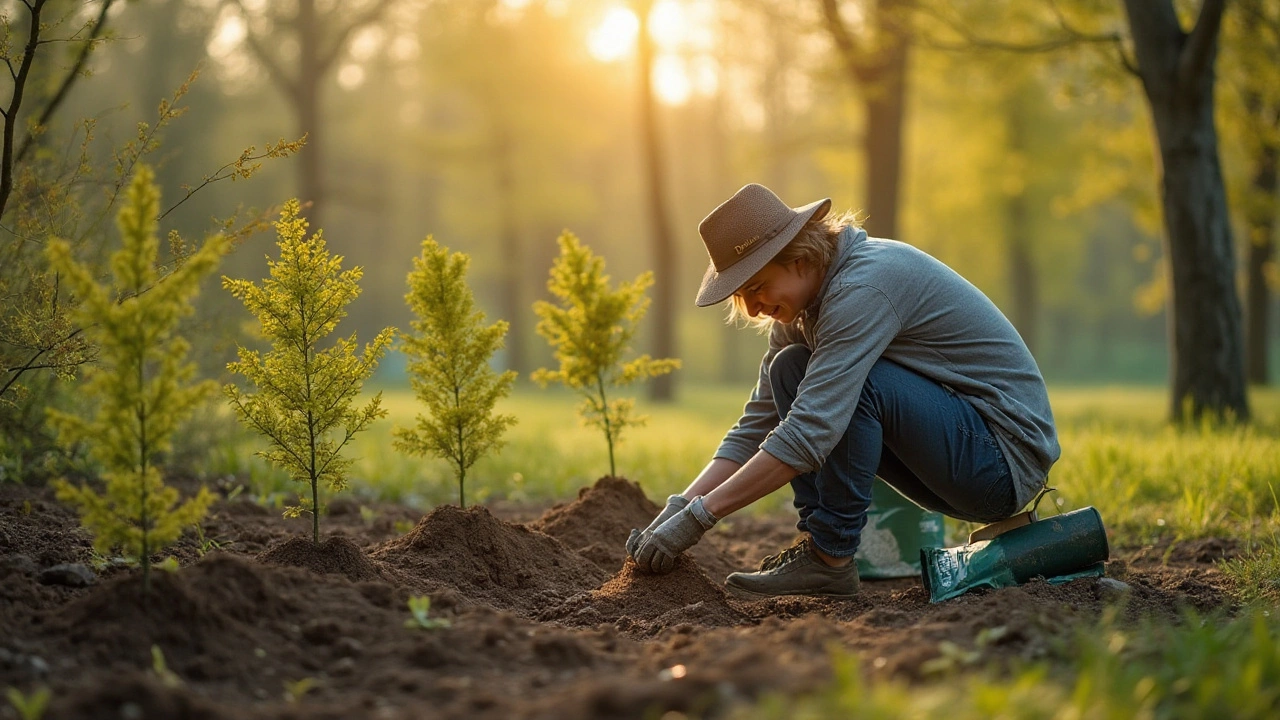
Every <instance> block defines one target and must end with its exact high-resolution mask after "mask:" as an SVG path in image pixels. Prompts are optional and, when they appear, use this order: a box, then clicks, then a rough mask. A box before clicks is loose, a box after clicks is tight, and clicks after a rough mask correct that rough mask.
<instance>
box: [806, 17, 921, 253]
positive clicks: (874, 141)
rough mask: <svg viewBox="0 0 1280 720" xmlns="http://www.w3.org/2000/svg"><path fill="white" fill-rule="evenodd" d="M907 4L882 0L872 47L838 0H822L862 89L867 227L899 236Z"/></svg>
mask: <svg viewBox="0 0 1280 720" xmlns="http://www.w3.org/2000/svg"><path fill="white" fill-rule="evenodd" d="M906 5H907V2H905V1H904V0H879V2H877V3H875V9H874V10H873V11H872V13H871V14H872V22H873V23H874V31H873V32H872V33H871V36H872V38H873V41H874V46H873V47H866V46H862V45H860V44H859V40H858V39H855V37H854V35H853V34H852V33H851V32H850V31H849V28H848V26H846V25H845V23H844V20H843V18H841V16H840V3H839V0H822V11H823V16H824V18H825V21H826V25H827V30H828V31H829V32H830V34H831V37H832V40H833V41H834V42H835V44H836V49H837V50H838V51H839V53H840V57H841V59H842V60H843V62H844V64H845V69H846V72H847V73H848V75H849V77H850V78H851V79H852V80H853V82H855V83H856V84H858V86H859V87H860V88H861V91H862V98H863V106H864V109H865V111H866V123H867V126H866V131H865V133H864V135H863V137H862V149H863V157H864V159H865V161H866V181H865V184H866V207H865V208H864V210H866V214H867V218H866V222H865V223H864V226H865V228H866V230H867V232H868V233H869V234H870V235H873V236H876V237H885V238H893V237H897V234H898V193H899V188H900V186H901V184H902V124H903V122H904V119H905V116H906V69H907V54H908V50H909V49H910V37H909V35H908V31H907V28H906V26H905V24H904V22H903V13H905V12H906Z"/></svg>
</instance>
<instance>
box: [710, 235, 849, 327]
mask: <svg viewBox="0 0 1280 720" xmlns="http://www.w3.org/2000/svg"><path fill="white" fill-rule="evenodd" d="M846 227H855V228H856V227H862V218H861V216H860V215H859V214H858V213H855V212H852V211H845V212H842V213H840V214H838V215H834V216H832V215H829V216H827V217H825V218H822V219H821V220H810V221H809V222H807V223H805V226H804V227H803V228H801V229H800V232H799V233H796V236H795V237H794V238H792V239H791V242H789V243H787V244H786V246H785V247H783V248H782V249H781V250H779V251H778V254H777V255H774V256H773V258H772V259H770V260H769V262H770V263H776V264H778V265H788V264H790V263H793V262H795V261H797V260H804V261H805V264H806V265H808V266H809V267H811V268H813V269H814V270H816V271H817V272H818V273H820V274H822V275H825V274H826V272H827V268H828V267H830V266H831V261H832V259H834V258H835V256H836V247H837V246H838V244H839V242H838V241H839V238H840V232H841V231H842V230H844V229H845V228H846ZM738 289H739V290H741V289H742V288H738ZM726 305H728V307H729V315H728V317H727V318H725V322H726V323H727V324H730V325H737V324H742V325H747V326H752V327H756V328H759V330H760V332H762V333H763V332H764V331H766V330H768V329H769V328H770V327H772V326H773V318H771V317H764V316H762V317H754V318H753V317H751V314H750V313H748V312H747V303H746V301H745V300H743V299H742V296H740V295H738V293H737V292H736V291H735V292H734V294H732V295H730V296H729V300H728V302H727V303H726Z"/></svg>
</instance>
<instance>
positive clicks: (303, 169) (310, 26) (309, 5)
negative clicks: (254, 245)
mask: <svg viewBox="0 0 1280 720" xmlns="http://www.w3.org/2000/svg"><path fill="white" fill-rule="evenodd" d="M297 23H298V81H297V82H298V85H297V98H296V108H295V110H296V111H297V113H298V117H297V120H298V132H299V133H306V135H307V145H306V147H304V148H303V149H302V152H301V153H299V156H298V195H299V199H300V200H301V201H302V202H304V203H305V202H310V203H311V208H310V209H309V210H308V211H307V212H306V216H307V220H308V222H309V223H310V224H311V228H312V229H313V230H314V229H315V228H319V227H323V219H324V206H325V195H324V191H325V186H324V143H323V138H324V134H323V133H322V132H321V128H320V123H321V113H320V88H321V85H322V83H323V81H324V71H325V68H324V67H323V66H322V63H321V58H320V42H321V38H320V20H319V17H318V16H317V14H316V3H315V0H298V15H297Z"/></svg>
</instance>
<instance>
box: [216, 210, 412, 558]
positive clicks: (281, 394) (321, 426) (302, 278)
mask: <svg viewBox="0 0 1280 720" xmlns="http://www.w3.org/2000/svg"><path fill="white" fill-rule="evenodd" d="M275 227H276V232H277V235H278V238H279V239H278V245H279V247H280V259H279V260H271V259H269V258H268V260H267V266H268V268H269V270H270V273H271V277H269V278H266V279H265V280H263V282H262V284H261V285H258V284H256V283H254V282H252V281H250V280H234V279H232V278H228V277H223V279H222V286H223V287H224V288H226V289H227V290H228V291H230V292H231V294H232V295H234V296H235V297H237V298H239V299H240V300H241V301H243V302H244V304H245V307H246V308H248V309H249V311H250V312H251V313H253V314H254V315H255V316H256V317H257V318H258V321H259V322H260V323H261V325H262V334H263V335H264V336H265V337H266V338H267V339H268V340H269V341H270V342H271V350H269V351H267V352H266V353H265V354H263V353H259V352H257V351H255V350H249V349H247V348H244V347H241V348H239V350H238V357H239V359H238V360H237V361H236V362H233V363H230V364H228V365H227V368H228V369H230V370H231V371H232V372H236V373H239V374H241V375H243V376H244V377H245V378H246V379H247V380H248V381H249V382H250V383H252V384H253V386H254V387H255V388H256V391H252V392H250V391H244V390H241V389H240V388H239V387H237V386H236V385H234V384H227V385H226V386H225V387H224V388H223V390H224V392H225V394H226V396H227V398H228V399H229V400H230V403H231V406H232V408H233V409H234V410H235V413H236V416H237V417H238V418H239V419H240V420H241V421H242V422H243V423H244V424H246V425H248V426H249V427H251V428H253V429H254V430H257V431H258V432H259V433H261V434H262V435H263V436H264V437H266V439H267V442H268V449H267V450H264V451H261V452H259V453H258V455H260V456H262V457H264V458H266V459H267V460H268V461H270V462H272V463H274V464H276V465H278V466H280V467H282V468H284V469H285V470H286V471H287V472H288V473H289V474H290V476H291V477H292V478H293V479H294V480H296V481H299V482H303V483H306V484H307V485H308V486H309V489H310V491H311V493H310V497H309V498H308V497H305V496H299V502H300V504H299V505H297V506H291V507H288V508H286V509H285V516H286V517H297V516H299V515H301V514H302V513H304V512H309V513H311V538H312V541H313V542H315V543H317V544H319V542H320V484H321V483H322V482H323V483H325V484H327V486H328V489H329V490H330V491H331V492H338V491H340V490H342V489H343V488H345V487H346V485H347V478H346V474H345V471H346V469H347V468H348V467H349V466H350V464H351V461H350V459H348V458H345V457H343V456H342V449H343V448H344V447H345V446H346V444H347V443H348V442H350V440H351V438H352V437H353V436H354V435H355V434H356V433H358V432H360V431H362V430H364V429H366V428H367V427H368V426H369V424H370V423H372V422H373V421H374V420H376V419H378V418H380V417H383V416H385V415H386V414H387V413H386V410H383V409H382V393H378V394H377V395H375V396H374V397H373V399H372V400H370V401H369V403H368V404H366V405H364V406H363V407H354V406H353V404H354V402H355V399H356V396H357V395H358V394H359V393H360V388H361V387H362V386H363V384H364V381H365V380H367V379H368V378H369V377H370V376H371V375H372V374H373V371H374V369H375V368H376V367H377V366H378V361H379V360H380V359H381V358H382V356H383V355H384V354H385V353H386V352H387V348H389V347H390V346H391V341H392V339H393V338H394V337H395V329H394V328H386V329H384V330H383V331H382V332H380V333H378V335H377V337H376V338H374V340H373V342H371V343H369V344H368V345H366V346H365V347H364V353H363V354H362V355H357V354H356V346H357V343H356V338H355V335H354V334H353V335H352V336H351V337H348V338H338V339H337V340H336V341H334V343H333V345H332V346H331V347H330V348H328V349H326V350H321V349H320V341H321V340H323V339H324V338H325V337H326V336H327V335H329V334H330V333H331V332H333V330H334V328H335V327H336V326H337V324H338V321H340V320H341V319H342V318H344V317H346V315H347V310H346V308H347V305H349V304H350V303H351V301H353V300H355V299H356V297H357V296H358V295H359V294H360V284H359V283H360V278H361V277H362V276H363V274H364V271H363V270H362V269H361V268H359V267H356V268H352V269H350V270H346V271H342V270H341V267H342V256H340V255H331V254H330V253H329V250H328V249H327V247H326V245H325V241H324V238H323V234H322V232H321V231H320V230H317V231H316V232H315V233H314V234H312V235H311V236H310V237H307V221H306V220H305V219H304V218H302V217H300V216H299V205H298V201H297V200H290V201H289V202H287V203H285V206H284V209H283V210H282V211H281V212H280V220H278V221H277V222H276V224H275Z"/></svg>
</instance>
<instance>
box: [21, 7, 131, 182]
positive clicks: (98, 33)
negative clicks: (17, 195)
mask: <svg viewBox="0 0 1280 720" xmlns="http://www.w3.org/2000/svg"><path fill="white" fill-rule="evenodd" d="M115 2H116V0H103V3H102V9H101V10H100V11H99V12H98V18H97V20H95V21H94V23H93V29H92V30H90V31H89V37H88V39H86V40H85V41H84V45H83V46H82V47H81V48H80V52H79V53H78V54H77V55H76V60H75V62H74V63H72V65H71V69H70V70H69V71H68V72H67V75H66V77H64V78H63V79H62V83H61V84H60V85H58V91H57V92H56V93H54V94H53V97H52V98H50V99H49V103H48V104H47V105H45V107H44V110H43V111H41V112H40V118H39V119H38V120H36V127H44V126H45V125H48V124H49V119H50V118H52V117H53V114H54V113H55V112H56V111H57V110H58V107H59V106H60V105H62V102H63V101H64V100H66V98H67V95H68V94H69V93H70V91H71V86H72V85H74V84H75V82H76V80H77V79H79V78H80V76H81V73H82V72H83V70H84V66H85V63H86V62H88V60H89V53H91V52H92V51H93V47H94V45H95V44H96V43H97V41H98V39H99V38H101V37H102V33H103V31H104V30H105V29H106V27H107V13H108V12H109V11H110V10H111V6H112V5H114V4H115ZM76 34H77V35H79V33H76ZM33 139H35V135H34V133H33V132H28V133H27V136H26V137H24V138H23V139H22V144H21V145H19V146H18V152H17V154H16V155H15V156H14V159H13V161H14V162H15V163H20V162H22V159H23V158H24V157H26V155H27V150H28V149H30V147H31V141H32V140H33Z"/></svg>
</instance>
